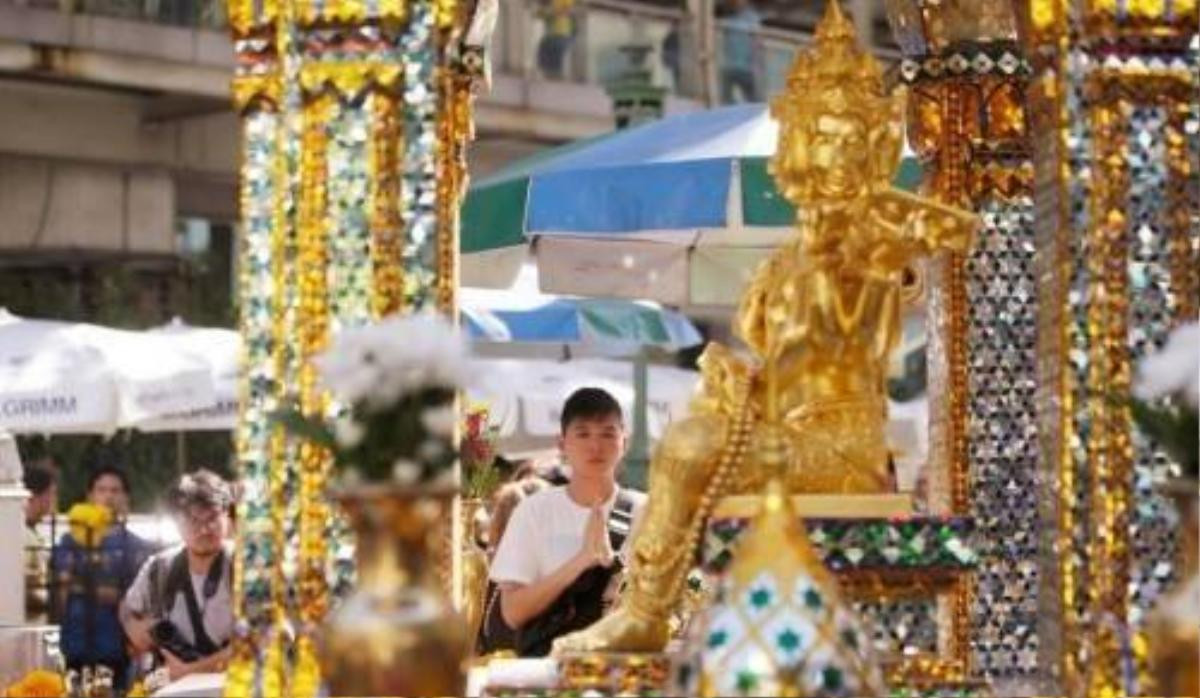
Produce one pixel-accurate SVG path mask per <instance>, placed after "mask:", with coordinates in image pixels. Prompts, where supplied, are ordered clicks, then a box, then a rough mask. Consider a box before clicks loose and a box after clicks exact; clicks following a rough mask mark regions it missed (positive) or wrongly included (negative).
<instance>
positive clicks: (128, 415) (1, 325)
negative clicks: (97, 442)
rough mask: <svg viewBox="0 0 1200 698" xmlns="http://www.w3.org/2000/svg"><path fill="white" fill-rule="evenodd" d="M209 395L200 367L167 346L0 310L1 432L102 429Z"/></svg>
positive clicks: (190, 405)
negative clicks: (23, 316)
mask: <svg viewBox="0 0 1200 698" xmlns="http://www.w3.org/2000/svg"><path fill="white" fill-rule="evenodd" d="M212 400H213V385H212V377H211V375H210V372H209V370H208V367H207V365H206V364H205V363H204V362H203V361H202V360H201V359H199V358H197V357H195V356H193V355H191V354H188V353H186V352H183V351H180V350H178V348H177V347H175V346H173V345H171V344H170V343H167V342H165V341H163V340H160V339H158V338H155V337H150V336H146V335H145V334H144V333H139V332H131V331H127V330H117V329H112V328H108V327H101V326H99V325H91V324H86V323H68V322H60V321H53V320H35V319H29V318H22V317H18V316H16V315H13V314H11V313H9V312H8V311H7V310H4V309H0V430H4V431H9V432H12V433H43V434H49V433H107V432H111V431H114V430H116V429H119V428H122V427H126V426H131V425H133V424H136V423H139V422H142V421H145V420H147V419H151V418H154V417H157V416H160V415H163V414H169V413H172V412H178V411H183V410H190V409H195V408H197V407H201V406H204V405H207V404H209V403H211V402H212Z"/></svg>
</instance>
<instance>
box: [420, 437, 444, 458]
mask: <svg viewBox="0 0 1200 698" xmlns="http://www.w3.org/2000/svg"><path fill="white" fill-rule="evenodd" d="M445 454H446V445H445V444H444V443H442V441H441V440H440V439H425V440H424V441H422V442H421V445H420V446H418V447H417V458H420V459H421V460H423V461H425V462H426V463H430V462H432V461H435V460H437V459H439V458H441V457H442V456H443V455H445Z"/></svg>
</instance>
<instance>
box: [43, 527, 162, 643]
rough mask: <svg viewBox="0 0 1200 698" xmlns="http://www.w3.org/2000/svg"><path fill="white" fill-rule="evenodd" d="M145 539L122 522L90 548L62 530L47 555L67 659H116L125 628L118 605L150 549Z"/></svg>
mask: <svg viewBox="0 0 1200 698" xmlns="http://www.w3.org/2000/svg"><path fill="white" fill-rule="evenodd" d="M150 552H151V551H150V546H149V544H148V543H147V542H146V541H144V540H142V539H141V538H139V537H138V536H136V535H134V534H133V533H130V532H129V531H127V530H125V529H124V528H118V529H116V530H114V531H111V532H110V533H109V534H108V535H107V536H105V537H104V540H102V541H100V545H99V546H97V547H96V548H95V549H91V550H89V549H88V548H86V547H84V546H83V545H81V544H80V543H79V542H78V541H76V540H75V538H74V537H73V536H72V535H71V534H70V533H65V534H63V536H62V538H61V539H60V540H59V544H58V545H57V546H56V547H55V549H54V553H53V556H52V558H51V562H50V565H51V570H52V573H53V575H54V581H55V583H56V584H57V585H58V587H57V589H58V595H57V596H58V598H59V599H63V598H64V597H65V604H64V606H63V607H62V608H61V609H60V612H61V613H62V615H61V617H60V618H59V621H60V622H61V624H62V638H61V647H62V653H63V657H64V658H65V659H66V660H67V662H68V664H72V665H75V664H95V663H106V664H112V663H120V662H124V661H125V659H126V655H125V634H124V631H123V630H122V629H121V621H120V619H119V618H118V616H117V609H118V608H119V606H120V603H121V597H122V596H123V595H124V594H125V590H126V589H128V588H129V585H130V584H132V583H133V579H134V577H135V576H136V575H137V571H138V568H139V567H140V566H141V564H142V562H143V561H144V560H145V559H146V557H147V556H148V554H149V553H150Z"/></svg>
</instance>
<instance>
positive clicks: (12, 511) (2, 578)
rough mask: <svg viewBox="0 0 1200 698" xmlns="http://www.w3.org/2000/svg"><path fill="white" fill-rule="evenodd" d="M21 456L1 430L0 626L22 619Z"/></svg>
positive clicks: (23, 595) (22, 512)
mask: <svg viewBox="0 0 1200 698" xmlns="http://www.w3.org/2000/svg"><path fill="white" fill-rule="evenodd" d="M28 494H29V493H28V492H26V491H25V486H24V485H23V484H22V482H21V456H20V455H19V454H18V453H17V442H16V440H14V439H13V437H12V435H11V434H7V433H0V532H2V535H0V589H4V593H3V594H0V626H3V625H19V624H21V623H24V622H25V499H26V498H27V497H28Z"/></svg>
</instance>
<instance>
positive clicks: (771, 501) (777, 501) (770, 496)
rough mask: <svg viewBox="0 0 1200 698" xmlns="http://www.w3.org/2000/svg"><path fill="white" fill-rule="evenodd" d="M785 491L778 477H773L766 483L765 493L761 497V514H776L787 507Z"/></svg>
mask: <svg viewBox="0 0 1200 698" xmlns="http://www.w3.org/2000/svg"><path fill="white" fill-rule="evenodd" d="M787 503H788V502H787V489H786V488H785V487H784V486H783V481H782V480H780V479H779V478H778V477H773V478H771V480H770V481H769V482H768V483H767V493H766V495H765V496H764V497H763V504H762V507H763V511H762V513H763V514H778V513H779V512H781V511H783V510H784V507H785V506H787Z"/></svg>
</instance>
